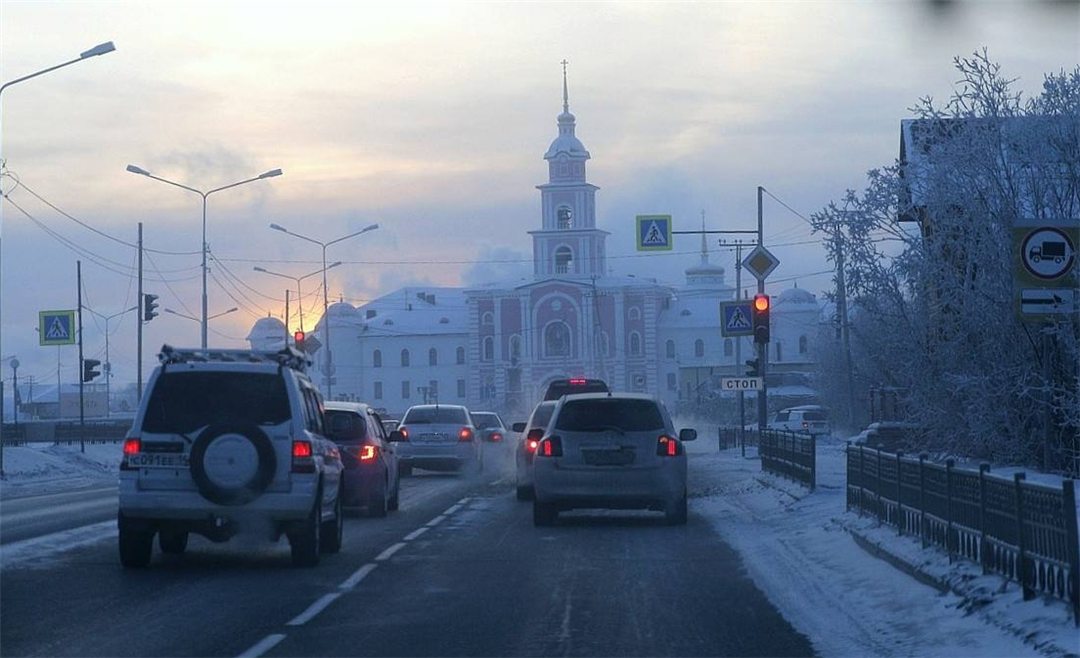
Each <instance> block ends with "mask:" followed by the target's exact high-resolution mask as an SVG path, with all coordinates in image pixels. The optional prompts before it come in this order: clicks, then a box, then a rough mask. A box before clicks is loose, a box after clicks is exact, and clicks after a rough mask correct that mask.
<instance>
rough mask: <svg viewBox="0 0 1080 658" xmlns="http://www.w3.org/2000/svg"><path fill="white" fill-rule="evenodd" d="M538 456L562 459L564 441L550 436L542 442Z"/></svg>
mask: <svg viewBox="0 0 1080 658" xmlns="http://www.w3.org/2000/svg"><path fill="white" fill-rule="evenodd" d="M537 454H539V455H543V456H545V457H562V439H560V438H559V437H557V436H549V437H548V438H546V439H544V440H543V441H541V442H540V446H539V448H538V449H537Z"/></svg>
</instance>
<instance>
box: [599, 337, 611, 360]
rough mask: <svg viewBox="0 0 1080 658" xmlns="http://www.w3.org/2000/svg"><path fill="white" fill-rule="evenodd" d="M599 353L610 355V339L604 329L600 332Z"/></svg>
mask: <svg viewBox="0 0 1080 658" xmlns="http://www.w3.org/2000/svg"><path fill="white" fill-rule="evenodd" d="M600 353H601V354H603V355H604V356H605V357H609V356H611V340H610V339H609V338H608V335H607V332H606V331H601V332H600Z"/></svg>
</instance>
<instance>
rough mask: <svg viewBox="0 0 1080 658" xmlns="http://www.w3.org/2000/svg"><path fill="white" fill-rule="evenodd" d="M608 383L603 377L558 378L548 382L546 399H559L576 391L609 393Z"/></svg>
mask: <svg viewBox="0 0 1080 658" xmlns="http://www.w3.org/2000/svg"><path fill="white" fill-rule="evenodd" d="M607 392H608V385H607V384H606V383H605V382H604V381H603V380H601V379H584V378H581V377H576V378H573V379H556V380H555V381H553V382H551V383H550V384H548V387H547V391H546V392H545V393H544V400H558V399H559V398H561V397H562V396H564V395H572V394H574V393H607Z"/></svg>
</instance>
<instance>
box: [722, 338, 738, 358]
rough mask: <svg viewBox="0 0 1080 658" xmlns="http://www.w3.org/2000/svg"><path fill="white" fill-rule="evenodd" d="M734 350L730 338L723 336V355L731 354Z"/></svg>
mask: <svg viewBox="0 0 1080 658" xmlns="http://www.w3.org/2000/svg"><path fill="white" fill-rule="evenodd" d="M734 351H735V350H734V345H732V343H731V339H730V338H725V339H724V356H731V355H732V353H733V352H734Z"/></svg>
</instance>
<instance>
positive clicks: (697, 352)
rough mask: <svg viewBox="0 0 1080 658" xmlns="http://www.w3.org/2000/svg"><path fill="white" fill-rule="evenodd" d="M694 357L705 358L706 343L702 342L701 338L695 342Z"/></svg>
mask: <svg viewBox="0 0 1080 658" xmlns="http://www.w3.org/2000/svg"><path fill="white" fill-rule="evenodd" d="M694 356H696V357H702V356H705V341H703V340H701V339H700V338H698V339H697V340H696V341H694Z"/></svg>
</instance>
